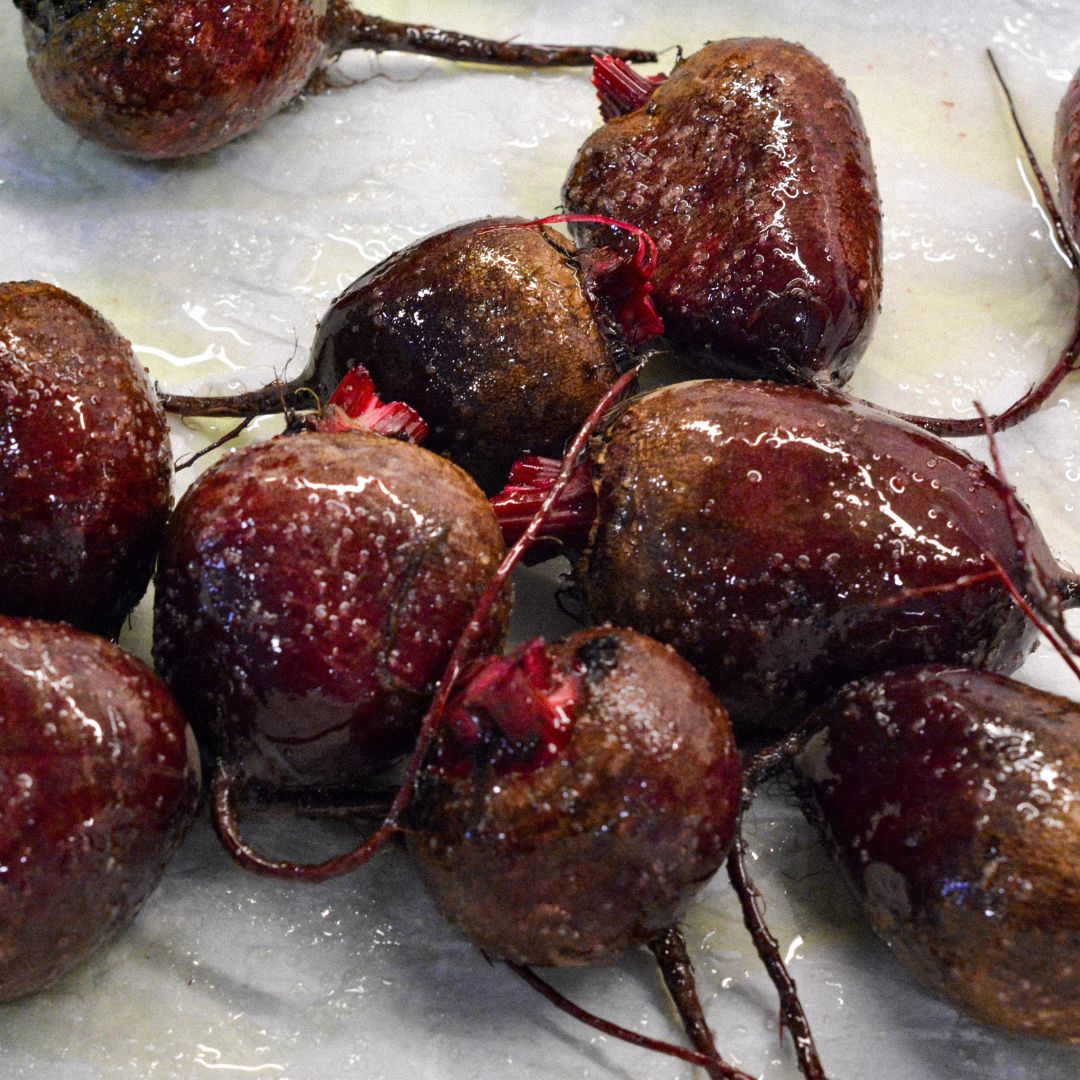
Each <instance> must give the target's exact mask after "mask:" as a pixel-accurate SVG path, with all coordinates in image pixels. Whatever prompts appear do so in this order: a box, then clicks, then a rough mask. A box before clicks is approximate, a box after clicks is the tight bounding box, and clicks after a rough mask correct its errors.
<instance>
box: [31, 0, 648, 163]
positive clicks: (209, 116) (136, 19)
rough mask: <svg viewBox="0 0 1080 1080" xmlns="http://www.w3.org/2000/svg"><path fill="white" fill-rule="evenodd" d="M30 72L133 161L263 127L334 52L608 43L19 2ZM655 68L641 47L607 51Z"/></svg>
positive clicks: (566, 55) (230, 7)
mask: <svg viewBox="0 0 1080 1080" xmlns="http://www.w3.org/2000/svg"><path fill="white" fill-rule="evenodd" d="M15 6H16V7H18V8H19V10H20V11H22V13H23V15H24V16H25V18H24V20H23V36H24V39H25V42H26V49H27V54H28V58H29V65H30V73H31V74H32V75H33V78H34V82H35V83H36V84H37V87H38V90H39V91H40V93H41V96H42V97H43V98H44V100H45V102H46V103H47V104H48V105H49V107H50V108H51V109H52V110H53V111H54V112H55V113H56V114H57V115H58V116H59V117H60V119H61V120H63V121H64V122H65V123H67V124H69V125H71V127H73V128H75V130H76V131H78V132H79V133H80V134H82V135H84V136H85V137H87V138H89V139H92V140H93V141H95V142H97V143H99V144H101V145H102V146H105V147H107V148H108V149H110V150H116V151H118V152H120V153H124V154H131V155H133V156H135V157H140V158H148V159H155V158H178V157H184V156H186V155H189V154H198V153H203V152H205V151H208V150H213V149H215V148H216V147H219V146H222V145H224V144H225V143H227V142H230V141H231V140H232V139H235V138H237V137H238V136H240V135H244V134H246V133H247V132H249V131H251V130H253V129H254V128H257V127H259V126H260V125H261V124H262V123H263V122H264V121H266V120H267V119H269V118H270V117H271V116H273V115H274V113H276V112H278V110H280V109H281V108H282V106H284V105H286V104H287V103H288V102H289V101H291V100H292V99H293V98H295V97H296V96H297V95H298V94H299V93H300V92H301V91H302V90H303V89H304V87H305V86H306V85H307V84H308V82H309V81H310V80H311V79H312V78H313V77H314V76H315V75H317V74H318V72H319V71H320V70H321V69H322V68H323V67H324V66H325V65H326V64H327V63H328V62H329V61H331V60H333V59H334V58H335V57H336V56H337V55H338V54H340V53H341V52H343V51H344V50H346V49H353V48H362V49H371V50H373V51H376V52H379V51H383V50H387V49H392V50H395V51H399V52H409V53H420V54H422V55H427V56H441V57H444V58H446V59H449V60H464V61H471V62H475V63H485V64H521V65H526V66H541V67H542V66H550V65H562V64H586V63H589V62H590V57H591V54H592V53H594V52H607V51H609V50H607V49H606V48H605V47H603V46H599V47H596V46H588V45H585V46H577V47H566V46H559V45H526V44H522V43H519V42H504V41H492V40H487V39H484V38H476V37H473V36H471V35H469V34H461V33H457V32H455V31H451V30H440V29H438V28H436V27H432V26H425V25H423V24H409V23H399V22H394V21H393V20H390V19H383V18H380V17H379V16H372V15H367V14H365V13H363V12H361V11H358V10H356V9H355V8H353V7H352V6H351V4H350V3H349V0H230V2H229V3H223V2H222V0H15ZM613 51H614V52H616V53H617V54H619V55H623V56H626V57H627V58H628V59H637V60H643V61H648V60H655V59H656V54H655V53H653V52H650V51H647V50H646V51H642V50H613Z"/></svg>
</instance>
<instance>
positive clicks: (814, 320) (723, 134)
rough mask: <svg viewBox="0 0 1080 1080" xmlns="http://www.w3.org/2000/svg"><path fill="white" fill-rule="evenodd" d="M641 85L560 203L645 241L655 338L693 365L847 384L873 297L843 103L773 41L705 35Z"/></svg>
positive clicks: (854, 130) (854, 140) (869, 193)
mask: <svg viewBox="0 0 1080 1080" xmlns="http://www.w3.org/2000/svg"><path fill="white" fill-rule="evenodd" d="M625 70H628V69H625ZM630 75H631V76H633V73H632V72H630ZM597 79H598V82H599V83H600V84H601V85H603V76H602V73H598V76H597ZM641 82H642V84H644V88H643V89H641V90H639V91H638V92H637V93H636V94H631V97H632V98H633V99H634V100H633V101H632V104H634V105H636V104H637V101H638V100H640V101H641V104H640V106H639V107H635V108H632V111H629V112H627V113H625V115H620V114H619V113H620V111H621V110H620V109H619V108H618V107H617V106H612V107H611V108H608V109H606V110H605V111H606V114H607V115H610V116H611V117H612V118H611V119H609V120H608V121H607V123H605V125H604V126H603V127H602V128H601V129H600V130H598V131H596V132H594V133H593V134H592V135H591V136H590V137H589V138H588V139H587V140H586V142H585V143H584V145H583V146H582V148H581V150H580V151H579V152H578V155H577V158H576V159H575V161H574V164H573V165H572V167H571V169H570V174H569V177H568V178H567V181H566V185H565V187H564V189H563V199H564V203H565V205H566V207H567V209H569V210H572V211H574V212H576V213H582V214H600V215H604V216H607V217H614V218H618V219H620V220H623V221H628V222H631V223H632V224H634V225H638V226H640V227H641V228H642V229H644V230H645V231H646V232H648V233H649V234H650V235H651V236H652V237H653V239H654V240H655V241H656V243H657V247H658V248H659V254H660V258H659V264H658V267H657V272H656V277H655V300H656V306H657V310H658V311H659V312H660V315H661V317H662V318H663V320H664V325H665V330H666V335H667V337H668V338H669V339H670V340H671V342H672V343H673V344H674V345H676V346H677V347H678V348H679V349H680V350H681V351H684V352H685V353H687V354H688V355H689V356H691V357H693V358H694V359H696V361H697V363H698V364H699V365H700V368H701V370H702V371H703V373H705V374H710V375H737V376H740V377H746V376H749V377H759V378H761V377H767V378H775V379H781V380H785V381H792V380H794V381H807V380H814V381H817V382H826V383H830V384H833V385H839V384H841V383H843V382H845V381H846V380H847V379H848V378H849V377H850V375H851V373H852V371H853V369H854V367H855V364H856V362H857V361H858V359H859V356H860V355H861V354H862V352H863V349H864V348H865V346H866V344H867V341H868V339H869V335H870V330H871V327H872V325H873V322H874V319H875V317H876V315H877V310H878V304H879V298H880V294H881V212H880V208H879V200H878V193H877V185H876V180H875V177H874V168H873V163H872V161H871V158H870V149H869V143H868V141H867V137H866V133H865V131H864V129H863V125H862V120H861V118H860V116H859V112H858V107H857V105H856V103H855V99H854V98H853V97H852V96H851V94H850V93H849V92H848V91H847V90H846V89H845V87H844V84H843V83H842V82H841V81H840V80H839V79H838V78H837V77H836V76H835V75H834V74H833V73H832V71H831V70H830V69H829V68H828V67H827V66H826V65H825V64H824V63H823V62H822V61H821V60H819V59H818V58H817V57H816V56H814V55H813V54H812V53H810V52H808V51H807V50H806V49H804V48H803V47H802V46H801V45H795V44H792V43H790V42H786V41H779V40H776V39H772V38H735V39H732V40H728V41H717V42H712V43H711V44H708V45H706V46H705V47H704V48H703V49H701V50H700V51H698V52H696V53H694V54H693V55H692V56H690V57H689V58H688V59H686V60H685V61H684V62H683V63H681V64H679V65H678V66H677V67H676V68H675V70H674V71H673V72H672V73H671V76H670V77H669V78H667V79H666V80H664V81H661V82H659V83H658V85H655V86H649V85H648V83H647V81H646V80H641ZM603 98H604V93H603V91H602V99H603ZM608 103H609V104H610V103H611V99H610V98H608ZM578 230H579V234H581V233H589V234H592V235H595V230H594V228H593V227H592V226H578Z"/></svg>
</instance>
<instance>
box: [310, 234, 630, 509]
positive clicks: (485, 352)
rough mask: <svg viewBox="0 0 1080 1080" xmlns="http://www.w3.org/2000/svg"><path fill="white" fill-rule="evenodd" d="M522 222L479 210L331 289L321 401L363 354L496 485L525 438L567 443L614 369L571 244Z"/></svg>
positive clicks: (390, 393)
mask: <svg viewBox="0 0 1080 1080" xmlns="http://www.w3.org/2000/svg"><path fill="white" fill-rule="evenodd" d="M524 223H525V222H524V219H521V218H491V219H487V220H483V221H475V222H469V223H468V224H465V225H459V226H455V227H454V228H451V229H447V230H445V231H443V232H439V233H436V234H435V235H433V236H429V237H426V238H425V239H423V240H421V241H420V242H419V243H417V244H413V245H412V246H411V247H408V248H406V249H404V250H403V251H399V252H397V253H396V254H395V255H392V256H391V257H390V258H389V259H387V260H386V261H385V262H382V263H380V264H379V265H378V266H376V267H375V268H374V269H372V270H370V271H369V272H368V273H367V274H365V275H364V276H363V277H361V278H360V279H359V280H357V281H356V282H354V283H353V284H352V285H350V286H349V288H348V289H346V291H345V292H344V293H342V295H341V296H339V297H338V298H337V300H335V301H334V303H333V305H332V306H331V308H330V310H329V312H327V314H326V316H325V317H324V318H323V320H322V323H321V325H320V327H319V332H318V335H317V336H316V338H315V343H314V345H313V346H312V356H313V362H314V364H315V371H316V373H317V378H318V381H317V382H316V383H315V384H314V386H313V388H314V389H315V390H316V392H317V393H318V394H319V395H320V397H322V398H323V400H325V399H326V397H327V396H329V394H330V393H331V392H332V391H333V389H334V387H335V386H336V385H337V384H338V382H340V381H341V378H342V377H343V376H344V374H345V372H346V371H348V370H349V368H351V367H352V366H353V365H354V364H356V363H357V362H359V363H362V364H363V365H364V366H365V367H366V368H367V369H368V371H369V372H370V373H371V376H372V378H373V379H374V381H375V386H376V388H377V389H378V391H379V395H380V396H381V397H382V398H383V400H387V401H390V400H393V401H405V402H407V403H408V404H409V405H410V406H412V408H414V409H416V411H417V412H419V413H420V415H421V416H422V417H423V418H424V420H425V421H427V423H428V424H429V425H431V434H430V436H429V437H428V439H427V440H426V441H425V443H424V445H425V446H427V447H428V448H429V449H432V450H437V451H440V452H446V453H447V454H448V455H449V457H450V458H451V459H452V460H453V461H455V462H457V464H459V465H460V466H462V468H464V469H466V470H468V471H469V472H470V473H472V474H473V475H474V476H476V477H477V479H478V481H479V482H480V484H481V486H482V487H484V488H486V489H492V490H494V489H497V488H498V486H499V485H501V484H502V483H503V482H504V481H505V480H506V476H507V473H508V472H509V470H510V466H511V465H512V464H513V462H514V460H515V459H516V458H517V457H518V455H519V454H521V452H522V451H525V450H532V451H535V452H537V453H542V454H551V455H559V454H561V453H562V450H563V445H564V443H566V442H567V441H568V440H569V439H570V438H572V437H573V435H574V433H575V432H576V431H577V429H578V428H579V427H580V426H581V424H582V422H583V421H584V420H585V418H586V417H587V416H588V415H589V412H590V411H591V409H592V407H593V406H594V405H595V403H596V401H597V400H598V399H599V398H600V397H601V396H602V395H603V393H604V392H605V391H606V390H607V389H608V387H610V385H611V384H612V383H613V382H614V381H615V379H616V378H617V377H618V369H617V364H616V360H615V356H614V352H615V348H616V344H615V343H616V342H617V338H616V337H615V335H614V331H608V332H607V333H610V334H611V338H610V339H609V338H608V337H607V336H606V333H605V331H603V330H602V329H601V316H599V315H598V309H597V308H596V307H595V302H594V301H593V300H592V299H591V298H590V296H589V291H588V288H589V287H588V285H587V283H586V281H585V280H584V278H583V276H582V274H581V271H580V269H579V267H578V265H577V263H576V260H575V258H574V253H573V250H572V249H571V248H569V247H568V246H567V244H566V242H565V240H564V239H563V238H561V237H560V236H559V235H558V233H556V232H555V231H554V230H552V229H547V228H522V227H521V226H522V225H523V224H524ZM609 340H610V341H611V344H609Z"/></svg>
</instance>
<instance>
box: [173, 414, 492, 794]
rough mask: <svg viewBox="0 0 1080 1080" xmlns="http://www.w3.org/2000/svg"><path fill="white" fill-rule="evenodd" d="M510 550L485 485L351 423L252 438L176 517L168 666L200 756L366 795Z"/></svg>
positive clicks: (286, 782) (300, 785)
mask: <svg viewBox="0 0 1080 1080" xmlns="http://www.w3.org/2000/svg"><path fill="white" fill-rule="evenodd" d="M502 552H503V544H502V540H501V537H500V536H499V529H498V526H497V524H496V522H495V520H494V518H493V516H492V514H491V511H490V509H489V507H488V505H487V504H486V502H485V501H484V499H483V495H482V493H481V492H480V490H479V489H478V488H477V487H476V486H475V484H473V483H472V481H471V480H469V478H468V477H467V476H465V474H464V473H462V472H461V470H460V469H458V468H457V467H456V466H454V465H452V464H450V463H449V462H447V461H445V460H444V459H442V458H440V457H437V456H436V455H434V454H430V453H428V452H427V451H425V450H421V449H420V448H419V447H416V446H413V445H411V444H409V443H404V442H398V441H396V440H392V439H388V438H385V437H383V436H379V435H370V434H365V433H356V432H353V433H346V434H321V433H305V434H300V435H293V436H284V437H279V438H277V439H274V440H271V441H270V442H267V443H262V444H258V445H255V446H251V447H248V448H245V449H243V450H240V451H238V452H236V453H234V454H232V455H230V456H229V457H226V458H225V459H224V460H222V461H221V462H219V463H218V464H216V465H215V466H213V467H212V468H210V469H209V470H207V472H205V473H204V474H203V475H202V476H200V477H199V479H198V480H197V481H196V482H195V484H194V485H193V486H192V487H191V488H190V489H189V490H188V491H187V492H186V493H185V495H184V497H183V498H182V499H181V500H180V502H179V504H178V505H177V508H176V512H175V514H174V515H173V517H172V520H171V521H170V524H169V530H168V535H167V538H166V542H165V545H164V548H163V551H162V555H161V559H160V561H159V565H158V574H157V593H156V597H155V613H154V614H155V618H154V657H155V660H156V663H157V667H158V670H159V671H160V673H161V675H162V677H163V678H164V680H165V681H166V683H167V684H168V685H169V687H170V689H172V691H173V693H174V694H175V695H176V697H177V700H178V701H179V702H180V704H181V705H182V706H183V708H184V710H185V712H186V713H187V715H188V717H189V719H190V720H191V723H192V725H193V726H194V728H195V731H196V734H197V735H198V736H199V738H200V741H201V742H202V743H203V744H204V749H205V751H206V753H207V756H208V757H210V758H211V759H213V760H216V759H222V760H224V761H227V762H230V763H232V764H234V765H235V766H236V767H237V769H238V771H239V773H240V775H241V777H242V778H243V780H245V781H246V782H247V783H248V784H250V785H252V786H254V787H256V788H259V789H261V790H262V792H263V793H264V794H266V795H271V796H272V795H273V793H274V792H277V791H287V790H294V791H311V790H313V789H315V790H317V789H321V788H350V787H355V786H356V784H357V782H358V781H360V780H362V779H364V778H366V777H368V776H369V775H371V774H372V773H374V772H377V771H379V770H381V769H383V768H385V767H386V766H388V765H390V764H391V763H392V762H393V761H394V760H395V759H396V758H397V757H399V756H400V755H402V754H403V753H405V752H406V751H407V750H408V748H409V747H410V745H411V744H412V741H413V739H414V737H415V734H416V729H417V727H418V725H419V722H420V718H421V717H422V715H423V713H424V710H425V708H426V707H427V704H428V700H429V697H430V694H431V690H432V687H433V685H434V683H435V680H436V679H437V678H438V676H439V674H440V673H441V671H442V669H443V667H444V666H445V663H446V660H447V657H448V656H449V654H450V650H451V649H452V647H453V644H454V641H455V640H456V638H457V637H458V635H459V634H460V633H461V631H462V629H463V627H464V625H465V623H466V621H467V619H468V617H469V613H470V612H471V610H472V607H473V605H474V604H475V602H476V600H477V599H478V597H479V596H480V594H481V592H482V591H483V589H484V587H485V586H486V584H487V582H488V580H489V578H490V577H491V575H492V573H493V572H494V570H495V568H496V567H497V565H498V562H499V559H500V557H501V555H502ZM508 606H509V598H508V597H507V598H505V600H504V602H503V603H502V604H500V605H499V606H498V608H497V609H496V612H495V615H494V617H493V618H492V620H491V623H490V626H489V628H488V630H487V633H486V634H485V636H484V639H483V641H482V643H481V645H480V648H482V649H483V650H484V651H488V650H490V649H492V648H497V647H498V646H499V645H500V643H501V642H502V639H503V636H504V634H505V631H506V615H507V608H508Z"/></svg>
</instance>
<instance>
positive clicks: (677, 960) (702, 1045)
mask: <svg viewBox="0 0 1080 1080" xmlns="http://www.w3.org/2000/svg"><path fill="white" fill-rule="evenodd" d="M649 949H650V950H651V951H652V954H653V956H655V957H656V964H657V966H658V967H659V968H660V974H661V975H662V976H663V979H664V985H665V986H666V987H667V991H668V993H669V994H670V995H671V1000H672V1001H673V1002H674V1003H675V1008H676V1009H678V1011H679V1017H680V1019H681V1020H682V1022H683V1027H684V1028H685V1029H686V1034H687V1035H689V1036H690V1041H691V1042H692V1043H693V1044H694V1048H695V1049H696V1050H698V1051H699V1052H700V1053H702V1054H704V1055H705V1056H706V1057H707V1058H709V1060H710V1061H712V1062H713V1064H712V1065H707V1066H705V1071H706V1072H707V1073H708V1074H709V1076H711V1077H712V1078H713V1080H726V1078H728V1077H730V1076H731V1075H732V1073H733V1072H734V1073H735V1074H736V1075H741V1074H739V1073H738V1070H733V1069H732V1068H731V1067H730V1066H729V1065H727V1064H725V1062H724V1060H723V1059H722V1058H721V1057H720V1051H719V1050H717V1049H716V1041H715V1040H714V1039H713V1033H712V1031H711V1030H710V1028H709V1022H708V1021H707V1020H706V1019H705V1011H704V1010H703V1009H702V1007H701V999H700V998H699V997H698V992H697V983H696V981H695V980H694V965H693V964H691V963H690V955H689V953H688V952H687V951H686V941H685V940H684V939H683V936H682V933H681V932H680V931H679V928H678V927H676V926H672V927H669V928H668V929H667V930H665V931H664V932H663V933H662V934H661V935H660V936H659V937H657V938H654V939H653V940H652V941H650V942H649Z"/></svg>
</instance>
